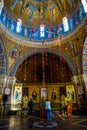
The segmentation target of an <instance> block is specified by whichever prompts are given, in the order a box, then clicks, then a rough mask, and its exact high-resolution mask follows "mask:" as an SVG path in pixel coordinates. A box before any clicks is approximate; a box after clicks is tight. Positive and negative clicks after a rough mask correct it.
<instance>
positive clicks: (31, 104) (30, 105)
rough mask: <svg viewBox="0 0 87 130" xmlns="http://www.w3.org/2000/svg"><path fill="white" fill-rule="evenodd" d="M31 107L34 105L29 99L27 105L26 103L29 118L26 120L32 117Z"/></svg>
mask: <svg viewBox="0 0 87 130" xmlns="http://www.w3.org/2000/svg"><path fill="white" fill-rule="evenodd" d="M33 106H34V103H33V100H32V98H31V99H30V101H29V103H28V109H29V118H28V119H30V117H31V116H32V111H33Z"/></svg>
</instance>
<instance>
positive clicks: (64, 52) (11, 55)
mask: <svg viewBox="0 0 87 130" xmlns="http://www.w3.org/2000/svg"><path fill="white" fill-rule="evenodd" d="M4 96H5V98H3V97H4ZM31 98H33V101H34V104H35V105H34V110H39V109H40V102H41V101H42V100H44V101H45V100H46V99H47V98H48V99H49V100H50V101H51V104H52V109H53V110H61V109H62V106H63V105H64V103H65V104H67V103H69V104H70V105H71V106H72V110H73V111H79V110H81V111H85V110H86V109H87V0H0V104H2V103H3V101H6V103H7V104H10V110H11V111H17V110H20V109H22V110H27V109H28V106H27V104H28V101H29V100H30V99H31Z"/></svg>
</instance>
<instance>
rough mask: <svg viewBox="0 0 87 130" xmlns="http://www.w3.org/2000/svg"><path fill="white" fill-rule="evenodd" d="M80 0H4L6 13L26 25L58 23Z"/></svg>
mask: <svg viewBox="0 0 87 130" xmlns="http://www.w3.org/2000/svg"><path fill="white" fill-rule="evenodd" d="M79 3H80V0H4V6H5V9H6V11H7V13H8V14H9V15H10V16H11V17H12V18H13V19H18V18H20V19H21V20H22V22H23V23H24V24H25V25H27V26H39V25H40V23H42V22H43V23H44V24H46V25H48V26H49V25H58V24H59V23H60V22H61V20H62V18H63V17H64V16H66V15H70V14H71V13H73V12H74V11H75V10H76V9H77V8H78V6H79Z"/></svg>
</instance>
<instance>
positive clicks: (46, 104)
mask: <svg viewBox="0 0 87 130" xmlns="http://www.w3.org/2000/svg"><path fill="white" fill-rule="evenodd" d="M45 109H46V118H47V121H48V122H50V121H51V103H50V101H49V100H48V99H47V100H46V102H45Z"/></svg>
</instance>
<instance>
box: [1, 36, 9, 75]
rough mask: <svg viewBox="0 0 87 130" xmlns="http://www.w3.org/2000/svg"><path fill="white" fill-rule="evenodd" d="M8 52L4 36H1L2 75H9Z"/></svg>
mask: <svg viewBox="0 0 87 130" xmlns="http://www.w3.org/2000/svg"><path fill="white" fill-rule="evenodd" d="M7 66H8V65H7V54H6V49H5V46H4V42H3V39H2V37H0V75H7Z"/></svg>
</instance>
